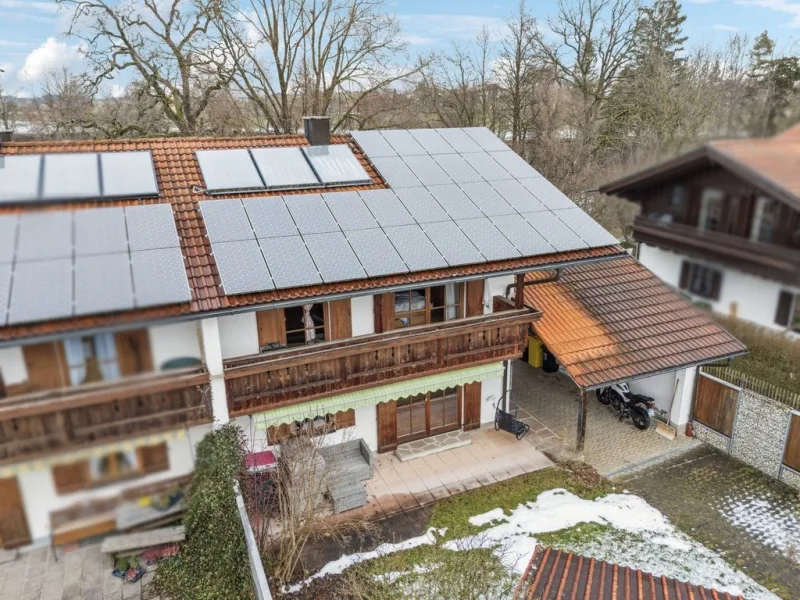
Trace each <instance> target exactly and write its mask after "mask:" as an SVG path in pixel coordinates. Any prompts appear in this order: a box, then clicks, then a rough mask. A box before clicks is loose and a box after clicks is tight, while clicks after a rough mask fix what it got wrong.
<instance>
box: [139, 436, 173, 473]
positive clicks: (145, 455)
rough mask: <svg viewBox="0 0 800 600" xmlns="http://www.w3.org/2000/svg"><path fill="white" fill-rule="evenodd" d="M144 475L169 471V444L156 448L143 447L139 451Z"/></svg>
mask: <svg viewBox="0 0 800 600" xmlns="http://www.w3.org/2000/svg"><path fill="white" fill-rule="evenodd" d="M137 453H138V454H139V464H140V466H141V470H142V472H143V473H158V472H159V471H168V470H169V448H168V447H167V442H161V443H160V444H156V445H155V446H142V447H140V448H139V449H138V450H137Z"/></svg>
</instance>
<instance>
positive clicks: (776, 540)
mask: <svg viewBox="0 0 800 600" xmlns="http://www.w3.org/2000/svg"><path fill="white" fill-rule="evenodd" d="M719 512H720V514H721V515H722V516H723V517H724V518H725V519H726V520H727V521H728V522H729V523H730V524H731V525H735V526H737V527H741V528H742V529H744V530H745V531H746V532H747V533H749V534H750V535H751V536H752V537H754V538H755V539H757V540H758V541H760V542H761V543H762V544H764V545H765V546H767V547H770V548H773V549H775V550H779V551H781V552H784V553H787V554H789V553H790V551H792V553H793V555H796V554H797V552H798V551H799V550H800V519H798V516H797V514H796V512H795V511H794V510H793V508H792V507H787V506H782V505H780V504H777V503H775V502H771V501H770V500H769V499H767V498H760V497H754V496H749V497H744V498H742V497H739V498H736V497H728V498H726V499H725V500H724V501H723V509H722V510H720V511H719Z"/></svg>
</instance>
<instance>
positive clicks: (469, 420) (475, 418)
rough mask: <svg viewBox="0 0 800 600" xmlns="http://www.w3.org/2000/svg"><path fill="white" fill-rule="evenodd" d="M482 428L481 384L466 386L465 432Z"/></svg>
mask: <svg viewBox="0 0 800 600" xmlns="http://www.w3.org/2000/svg"><path fill="white" fill-rule="evenodd" d="M480 426H481V382H480V381H477V382H475V383H468V384H467V385H465V386H464V431H469V430H470V429H478V427H480Z"/></svg>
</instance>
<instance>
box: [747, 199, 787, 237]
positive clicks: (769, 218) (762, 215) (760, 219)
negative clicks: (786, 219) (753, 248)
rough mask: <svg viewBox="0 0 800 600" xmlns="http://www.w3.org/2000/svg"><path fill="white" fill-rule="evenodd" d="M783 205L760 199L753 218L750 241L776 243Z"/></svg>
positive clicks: (774, 201) (775, 201)
mask: <svg viewBox="0 0 800 600" xmlns="http://www.w3.org/2000/svg"><path fill="white" fill-rule="evenodd" d="M780 220H781V204H780V202H778V201H777V200H772V199H771V198H765V197H763V196H761V197H759V198H758V200H757V201H756V211H755V214H754V216H753V226H752V228H751V230H750V239H751V240H753V241H754V242H767V243H771V242H774V241H776V233H777V231H778V227H779V226H780Z"/></svg>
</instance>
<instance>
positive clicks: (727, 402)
mask: <svg viewBox="0 0 800 600" xmlns="http://www.w3.org/2000/svg"><path fill="white" fill-rule="evenodd" d="M738 402H739V390H737V389H735V388H732V387H730V386H728V385H725V384H724V383H721V382H719V381H717V380H716V379H711V378H709V377H706V376H703V375H701V374H698V377H697V388H696V389H695V397H694V418H695V419H696V420H697V421H700V422H701V423H702V424H703V425H706V426H708V427H710V428H711V429H713V430H715V431H718V432H719V433H722V434H724V435H727V436H728V437H731V435H733V421H734V419H735V417H736V408H737V404H738Z"/></svg>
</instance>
